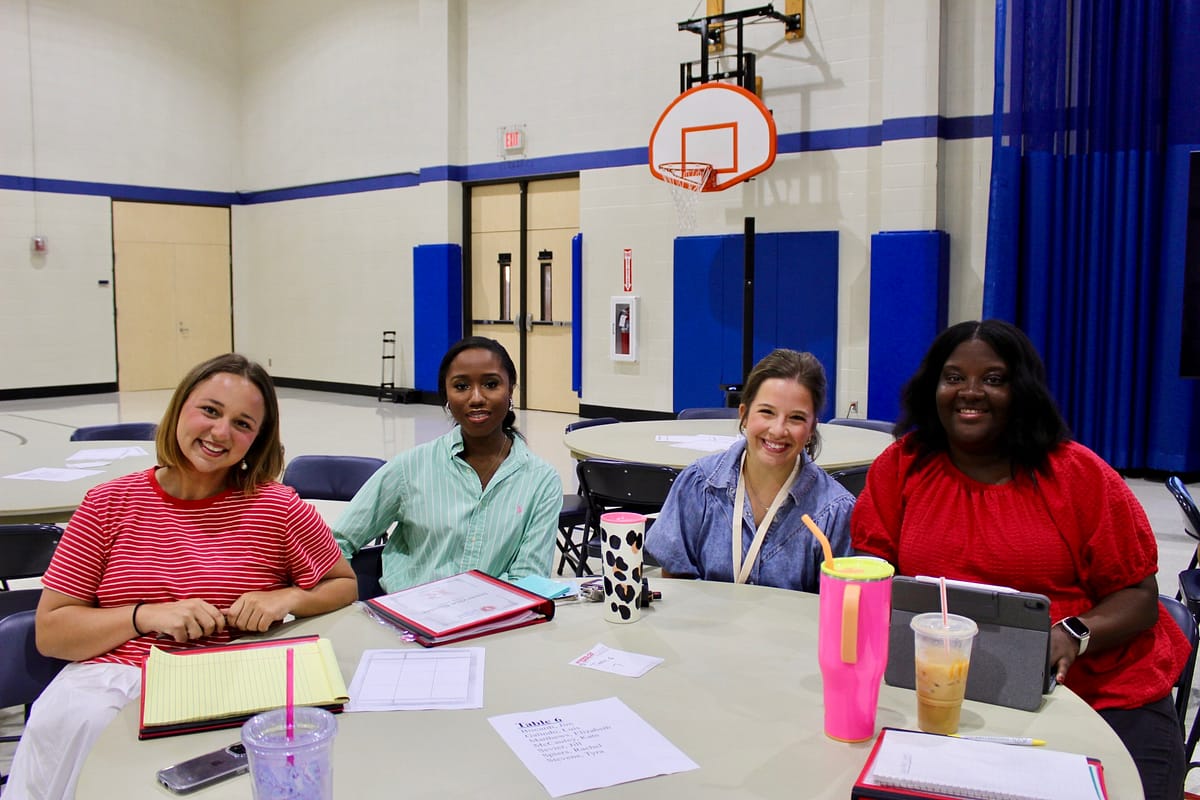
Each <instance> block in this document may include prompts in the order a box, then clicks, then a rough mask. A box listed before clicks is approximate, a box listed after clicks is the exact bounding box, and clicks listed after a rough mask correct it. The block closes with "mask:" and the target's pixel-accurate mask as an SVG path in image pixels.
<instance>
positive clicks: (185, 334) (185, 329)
mask: <svg viewBox="0 0 1200 800" xmlns="http://www.w3.org/2000/svg"><path fill="white" fill-rule="evenodd" d="M179 333H180V335H182V336H187V334H188V329H187V328H185V327H183V323H182V322H180V323H179Z"/></svg>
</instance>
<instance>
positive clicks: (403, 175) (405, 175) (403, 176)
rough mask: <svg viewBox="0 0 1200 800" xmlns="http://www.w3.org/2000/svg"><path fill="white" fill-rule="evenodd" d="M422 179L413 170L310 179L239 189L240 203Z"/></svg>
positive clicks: (345, 191) (326, 194)
mask: <svg viewBox="0 0 1200 800" xmlns="http://www.w3.org/2000/svg"><path fill="white" fill-rule="evenodd" d="M420 183H421V176H420V175H418V174H417V173H415V172H398V173H396V174H394V175H376V176H374V177H371V178H353V179H351V180H345V181H329V182H328V183H312V184H309V185H307V186H292V187H289V188H286V189H267V190H265V191H261V192H239V193H238V201H237V204H239V205H248V206H249V205H257V204H258V203H278V202H279V201H281V200H303V199H306V198H310V197H332V196H334V195H339V194H359V193H361V192H377V191H380V190H383V189H406V188H409V187H411V186H417V185H419V184H420Z"/></svg>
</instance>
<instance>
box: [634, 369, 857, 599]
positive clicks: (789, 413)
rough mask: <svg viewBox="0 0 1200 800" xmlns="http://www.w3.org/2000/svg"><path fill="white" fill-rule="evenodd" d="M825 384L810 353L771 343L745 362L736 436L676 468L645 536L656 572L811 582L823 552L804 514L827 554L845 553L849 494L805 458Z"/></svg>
mask: <svg viewBox="0 0 1200 800" xmlns="http://www.w3.org/2000/svg"><path fill="white" fill-rule="evenodd" d="M825 394H826V383H825V369H824V368H823V367H822V366H821V362H820V361H818V360H817V359H816V357H815V356H813V355H812V353H798V352H796V351H795V350H775V351H774V352H772V353H770V354H769V355H767V356H766V357H765V358H763V360H762V361H759V362H758V364H756V365H755V366H754V369H753V370H751V372H750V375H749V376H748V377H747V378H746V385H745V387H744V388H743V390H742V401H743V402H742V404H741V405H740V406H739V407H738V416H739V418H740V420H741V426H740V427H741V431H742V433H743V434H744V438H743V439H740V440H739V441H738V442H737V443H736V444H734V445H733V446H732V447H730V448H729V449H728V450H726V451H725V452H723V453H714V454H713V455H710V456H705V457H704V458H701V459H700V460H698V461H696V462H695V463H693V464H692V465H691V466H690V467H688V468H687V469H685V470H684V471H683V472H682V473H681V474H680V476H679V477H678V478H677V479H676V481H675V483H674V485H673V486H672V487H671V493H670V494H669V495H668V496H667V502H666V504H665V505H664V506H663V509H662V513H661V514H660V515H659V517H658V519H657V520H656V521H655V523H654V525H653V527H651V528H650V531H649V533H648V535H647V537H646V549H647V550H648V551H649V553H650V555H651V556H652V557H653V558H654V560H655V561H657V562H658V563H659V565H661V566H662V572H663V577H667V578H700V579H702V580H712V581H727V582H734V583H755V584H761V585H764V586H778V587H780V588H784V589H800V590H803V591H807V592H815V591H817V589H818V586H819V583H820V574H821V561H822V559H823V554H822V550H821V545H820V543H819V542H818V541H817V540H816V538H815V537H814V536H813V535H812V533H810V532H809V530H808V529H807V528H806V527H805V525H804V523H803V522H802V521H801V517H803V516H804V515H805V514H808V515H809V516H811V517H812V518H813V521H814V522H816V523H817V525H818V526H819V527H820V528H821V530H823V531H824V532H825V535H826V536H828V537H829V542H830V544H831V545H832V546H833V554H834V555H835V556H843V555H849V554H850V552H851V548H850V512H851V511H852V510H853V508H854V495H852V494H850V493H849V492H848V491H846V490H845V489H844V488H842V486H841V484H839V483H838V482H837V481H835V480H834V479H833V478H831V477H829V475H828V474H827V473H826V472H825V470H823V469H821V468H820V467H818V466H817V465H816V463H815V462H814V461H813V456H814V454H815V453H816V452H817V450H818V449H819V448H820V444H821V437H820V434H819V433H818V432H817V411H818V410H819V409H820V408H821V407H822V406H824V405H825ZM735 517H736V518H737V519H738V525H737V527H736V529H735V527H734V519H735Z"/></svg>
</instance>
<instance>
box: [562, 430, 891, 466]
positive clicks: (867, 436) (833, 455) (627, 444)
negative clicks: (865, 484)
mask: <svg viewBox="0 0 1200 800" xmlns="http://www.w3.org/2000/svg"><path fill="white" fill-rule="evenodd" d="M818 430H819V431H820V433H821V452H820V453H818V454H817V466H819V467H821V468H822V469H824V470H825V471H826V472H836V471H837V470H840V469H848V468H850V467H861V466H865V465H867V464H870V463H871V462H872V461H874V460H875V457H876V456H878V455H879V454H880V453H882V452H883V450H884V448H885V447H887V446H888V445H889V444H891V443H892V441H893V439H892V436H891V434H889V433H882V432H880V431H874V430H868V429H865V428H852V427H850V426H849V425H824V424H823V425H820V426H819V427H818ZM737 435H738V421H737V420H736V419H665V420H653V421H649V422H616V423H612V424H609V425H592V426H590V427H587V428H579V429H578V430H573V431H570V432H568V433H566V434H564V435H563V444H565V445H566V446H567V449H568V450H570V451H571V455H572V456H573V457H574V458H576V459H578V460H583V459H585V458H611V459H615V460H617V461H641V462H643V463H646V464H661V465H663V466H667V467H675V468H676V469H683V468H684V467H686V466H688V465H689V464H691V463H692V462H693V461H695V460H696V459H698V458H700V457H701V456H704V455H707V454H708V453H712V452H716V451H717V450H724V449H725V448H727V447H728V446H729V444H731V443H732V439H727V440H724V441H725V443H724V444H723V445H722V446H720V447H717V445H718V444H721V441H722V440H713V439H712V438H711V437H736V436H737ZM662 437H672V439H675V440H674V441H672V440H667V439H663V438H662ZM678 437H689V438H690V437H698V438H694V439H692V440H691V442H690V444H691V445H692V446H690V447H689V446H688V445H689V442H688V441H678ZM705 438H707V439H709V441H710V442H711V443H712V447H705V448H698V447H697V446H696V445H697V444H699V443H701V442H703V441H704V439H705Z"/></svg>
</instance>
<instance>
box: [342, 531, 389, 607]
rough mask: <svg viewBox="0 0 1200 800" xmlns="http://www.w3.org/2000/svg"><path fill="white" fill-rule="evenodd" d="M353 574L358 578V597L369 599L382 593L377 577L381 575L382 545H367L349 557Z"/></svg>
mask: <svg viewBox="0 0 1200 800" xmlns="http://www.w3.org/2000/svg"><path fill="white" fill-rule="evenodd" d="M350 566H351V567H353V568H354V575H355V577H357V578H358V599H359V600H370V599H371V598H372V597H379V595H381V594H383V587H382V586H380V585H379V579H380V578H381V577H383V545H381V544H373V545H368V546H366V547H364V548H362V549H361V550H359V551H358V552H357V553H355V554H354V557H353V558H351V559H350Z"/></svg>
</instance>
